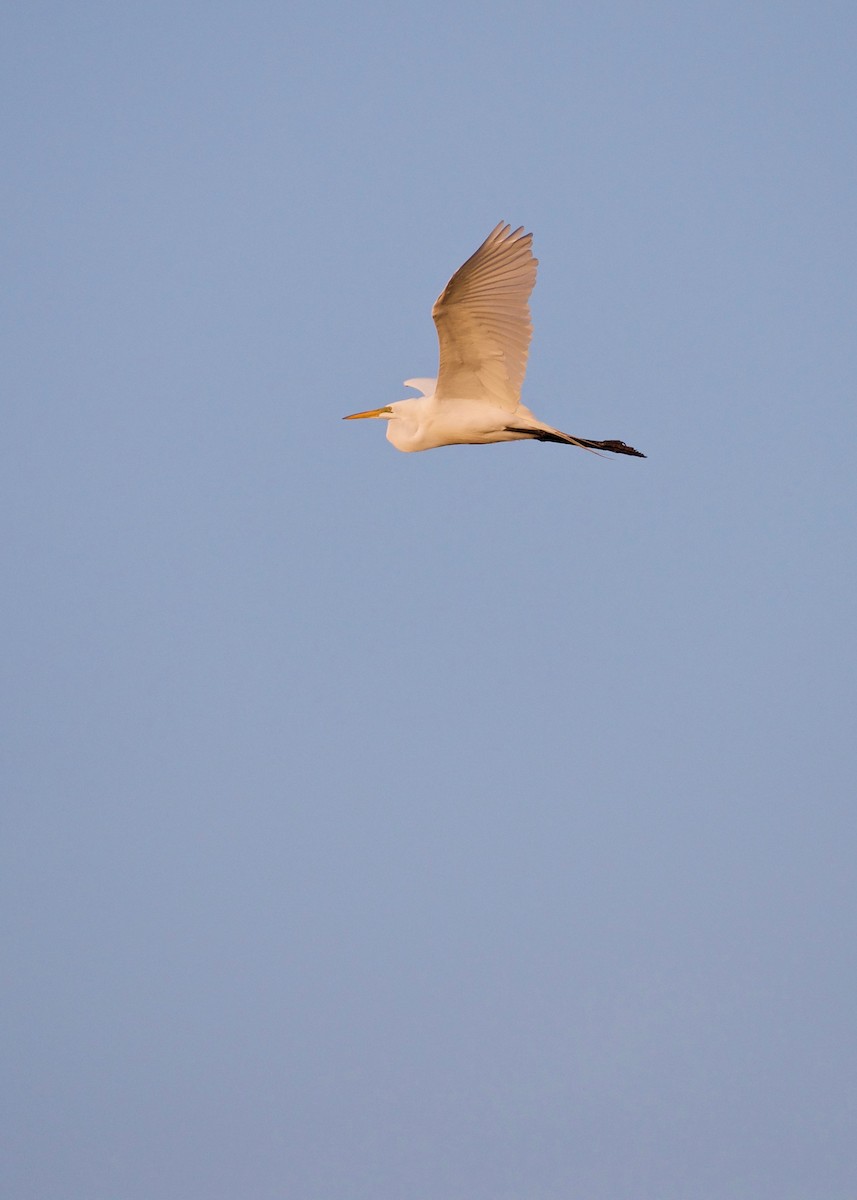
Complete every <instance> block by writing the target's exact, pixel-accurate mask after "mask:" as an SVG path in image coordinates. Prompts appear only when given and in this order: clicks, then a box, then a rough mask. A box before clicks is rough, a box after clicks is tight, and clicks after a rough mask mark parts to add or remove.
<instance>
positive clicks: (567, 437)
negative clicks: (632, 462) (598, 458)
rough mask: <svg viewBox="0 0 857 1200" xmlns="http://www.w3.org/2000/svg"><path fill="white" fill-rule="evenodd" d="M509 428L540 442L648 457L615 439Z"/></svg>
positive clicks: (546, 430)
mask: <svg viewBox="0 0 857 1200" xmlns="http://www.w3.org/2000/svg"><path fill="white" fill-rule="evenodd" d="M507 428H508V429H509V432H510V433H523V434H526V435H527V437H531V438H536V439H537V440H538V441H540V442H560V443H561V444H562V445H565V446H580V447H581V449H583V450H594V451H595V452H596V453H597V452H598V451H599V450H609V451H610V453H611V454H632V455H633V456H634V458H645V457H646V456H645V454H643V453H642V451H640V450H635V449H634V447H633V446H627V445H626V444H625V443H624V442H618V441H616V440H615V439H610V440H609V441H606V442H593V441H591V440H590V439H589V438H576V437H572V436H571V434H570V433H560V431H559V430H558V429H551V430H548V429H514V428H513V427H512V426H511V425H510V426H507Z"/></svg>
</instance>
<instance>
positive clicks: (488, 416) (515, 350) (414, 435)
mask: <svg viewBox="0 0 857 1200" xmlns="http://www.w3.org/2000/svg"><path fill="white" fill-rule="evenodd" d="M532 242H533V235H532V234H531V233H524V230H523V229H515V230H512V228H511V227H510V226H509V225H505V224H503V223H502V222H501V224H499V225H498V226H497V227H496V229H494V230H493V231H492V232H491V233H490V234H489V235H488V237H487V238H486V239H485V241H484V242H483V243H482V245H481V246H480V247H479V249H478V250H477V251H476V253H475V254H473V255H471V257H470V258H468V260H467V262H466V263H464V264H463V266H461V267H459V268H458V270H457V271H456V272H455V274H454V275H453V277H452V279H450V281H449V283H448V284H447V285H446V287H445V288H444V289H443V291H442V292H441V294H440V296H439V297H438V299H437V301H436V302H435V305H434V308H433V309H432V316H433V317H434V323H435V325H436V326H437V336H438V341H439V343H440V366H439V368H438V376H437V379H407V380H405V386H406V387H412V388H414V389H415V390H416V391H419V392H421V393H422V395H421V396H418V397H414V398H413V399H410V400H398V401H396V402H395V403H393V404H388V405H386V406H385V407H384V408H375V409H371V410H369V411H367V412H359V413H352V414H351V416H349V417H346V418H344V419H345V420H348V421H354V420H358V419H360V418H363V417H378V418H381V419H384V420H386V421H387V438H388V440H389V441H391V442H392V443H393V445H394V446H395V447H396V448H397V449H398V450H404V451H414V450H432V449H435V448H436V447H438V446H453V445H461V444H468V445H476V444H481V443H486V442H512V441H519V440H521V439H524V438H527V439H533V438H537V439H538V440H539V441H548V442H565V443H566V444H568V445H572V446H581V447H583V448H584V449H587V450H610V451H612V452H613V453H615V454H632V455H635V456H636V457H637V458H645V455H643V454H641V453H640V451H639V450H634V449H633V447H631V446H626V445H625V443H624V442H619V441H615V440H613V441H604V442H596V441H592V440H590V439H588V438H576V437H572V436H571V435H570V434H567V433H562V432H561V431H560V430H558V429H554V428H553V426H551V425H546V424H545V423H544V422H543V421H540V420H539V419H538V418H537V417H536V416H534V415H533V413H531V412H530V410H529V409H528V408H527V407H525V405H523V404H522V403H521V387H522V385H523V382H524V375H525V373H526V370H527V356H528V354H529V349H530V338H531V337H532V332H533V327H532V323H531V321H530V306H529V299H530V293H531V292H532V290H533V286H534V284H535V282H536V268H537V266H538V260H537V259H536V258H534V257H533V251H532Z"/></svg>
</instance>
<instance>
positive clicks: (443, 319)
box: [432, 222, 538, 412]
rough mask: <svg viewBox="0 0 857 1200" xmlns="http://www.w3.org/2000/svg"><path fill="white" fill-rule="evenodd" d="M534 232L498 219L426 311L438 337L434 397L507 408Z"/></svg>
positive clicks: (524, 333)
mask: <svg viewBox="0 0 857 1200" xmlns="http://www.w3.org/2000/svg"><path fill="white" fill-rule="evenodd" d="M532 241H533V235H532V234H531V233H524V230H523V228H521V229H516V230H514V231H513V230H512V228H511V226H509V225H505V224H503V223H502V222H501V223H500V224H499V225H498V226H497V228H496V229H495V230H494V231H493V232H492V233H490V234H489V235H488V237H487V238H486V239H485V241H484V242H483V243H482V245H481V246H480V247H479V249H478V250H477V251H476V253H475V254H474V255H472V256H471V257H470V258H468V260H467V262H466V263H465V264H464V265H463V266H461V267H459V268H458V270H457V271H456V272H455V274H454V275H453V277H452V279H450V281H449V283H448V284H447V285H446V287H445V288H444V289H443V292H442V293H441V294H440V296H439V297H438V299H437V301H436V303H435V306H434V308H433V309H432V316H433V317H434V323H435V325H436V326H437V336H438V341H439V342H440V369H439V371H438V379H437V388H436V390H435V396H436V398H437V399H438V400H484V401H486V402H488V403H491V404H498V405H500V406H501V407H502V408H505V409H507V410H508V411H509V412H514V411H515V409H516V408H517V406H518V402H519V400H520V397H521V385H522V384H523V382H524V374H525V372H526V370H527V354H528V353H529V349H530V338H531V336H532V332H533V327H532V324H531V322H530V306H529V304H528V301H529V298H530V292H532V290H533V285H534V284H535V282H536V267H537V266H538V260H537V259H536V258H534V257H533V251H532Z"/></svg>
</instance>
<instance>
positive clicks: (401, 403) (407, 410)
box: [342, 396, 427, 452]
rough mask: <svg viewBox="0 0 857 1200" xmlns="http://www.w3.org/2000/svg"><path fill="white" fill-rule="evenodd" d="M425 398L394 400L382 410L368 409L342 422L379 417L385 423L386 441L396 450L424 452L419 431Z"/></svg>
mask: <svg viewBox="0 0 857 1200" xmlns="http://www.w3.org/2000/svg"><path fill="white" fill-rule="evenodd" d="M426 403H427V401H426V397H425V396H419V397H418V398H417V399H412V400H395V401H394V402H393V403H392V404H387V405H385V406H384V408H370V409H369V411H368V412H359V413H351V415H350V416H348V417H343V418H342V419H343V421H358V420H360V419H362V418H363V417H380V418H381V420H383V421H386V422H387V441H388V442H392V444H393V445H394V446H395V447H396V449H397V450H404V451H405V452H408V451H410V450H425V448H426V447H425V444H424V443H423V442H422V441H421V440H420V429H421V425H422V422H423V420H424V417H425V413H424V408H425V405H426Z"/></svg>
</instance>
